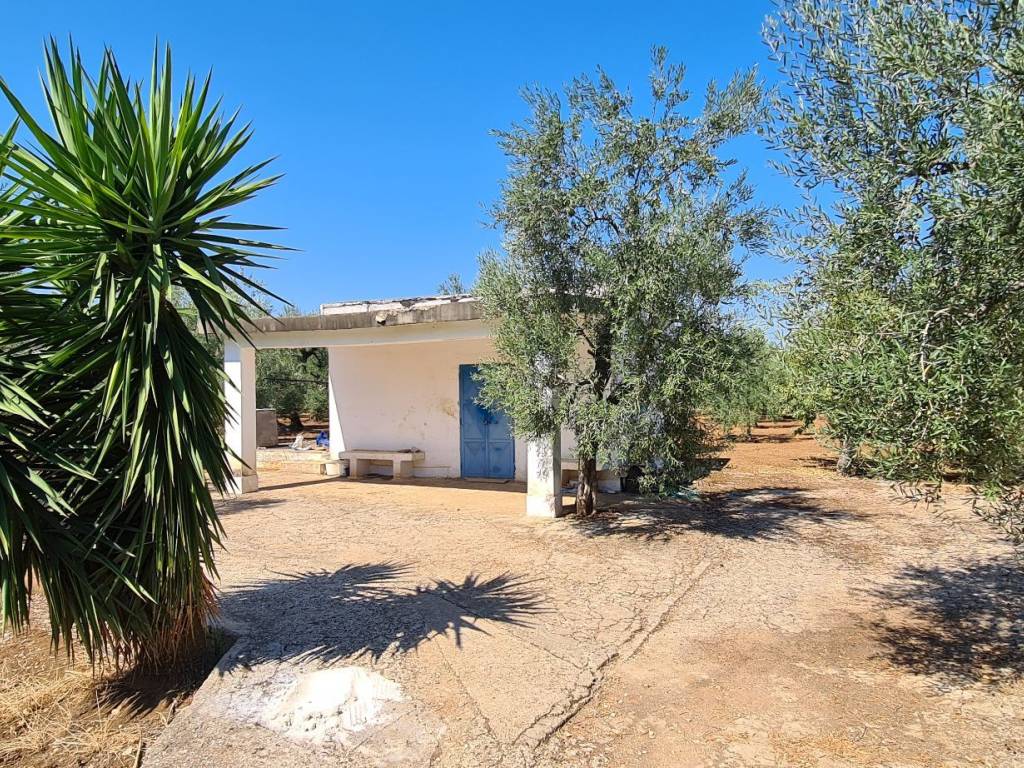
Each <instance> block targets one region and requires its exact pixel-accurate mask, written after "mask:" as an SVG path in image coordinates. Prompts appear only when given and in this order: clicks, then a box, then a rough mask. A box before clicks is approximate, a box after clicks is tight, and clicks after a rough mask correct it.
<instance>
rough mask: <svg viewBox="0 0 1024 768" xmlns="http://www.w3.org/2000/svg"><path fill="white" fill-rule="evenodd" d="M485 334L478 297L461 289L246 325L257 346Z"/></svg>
mask: <svg viewBox="0 0 1024 768" xmlns="http://www.w3.org/2000/svg"><path fill="white" fill-rule="evenodd" d="M489 336H490V332H489V330H488V329H487V327H486V325H485V323H484V322H483V309H482V307H481V305H480V301H479V300H478V299H477V298H475V297H473V296H466V295H459V296H450V297H447V296H446V297H437V296H431V297H425V298H417V299H389V300H385V301H367V302H345V303H344V304H325V305H323V306H322V307H321V313H320V314H318V315H295V316H283V317H261V318H257V319H255V320H253V321H252V324H251V328H250V330H249V337H250V339H251V340H252V342H253V344H254V345H255V346H256V347H257V348H258V349H274V348H283V347H292V348H294V347H329V346H350V345H364V344H407V343H415V342H423V341H446V340H458V339H469V338H487V337H489Z"/></svg>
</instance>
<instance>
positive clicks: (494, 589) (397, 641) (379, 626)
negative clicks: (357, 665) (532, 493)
mask: <svg viewBox="0 0 1024 768" xmlns="http://www.w3.org/2000/svg"><path fill="white" fill-rule="evenodd" d="M411 575H412V572H411V569H410V567H409V566H407V565H404V564H401V563H390V562H389V563H379V564H363V565H350V566H346V567H344V568H340V569H338V570H336V571H308V572H305V573H295V574H281V575H280V576H279V577H278V578H274V579H269V580H266V581H261V582H256V583H253V584H249V585H246V586H244V587H242V588H241V589H238V590H234V591H231V592H228V593H226V594H225V595H224V596H223V598H222V599H221V609H222V612H223V614H224V615H225V617H226V618H229V619H232V620H240V621H243V622H245V623H246V624H247V625H248V627H249V628H250V630H251V636H252V638H253V640H254V642H253V650H252V651H251V652H249V653H247V656H246V659H245V663H246V664H253V663H260V662H265V661H283V660H300V661H302V660H317V661H321V662H333V661H337V660H340V659H358V658H361V657H366V656H369V657H370V658H371V659H373V660H377V659H379V658H380V657H381V656H383V655H384V654H386V653H406V652H408V651H412V650H415V649H416V648H418V647H419V646H420V645H421V644H423V643H424V642H427V641H429V640H431V639H432V638H435V637H450V638H452V639H453V640H454V642H455V645H456V647H458V648H461V647H462V644H463V636H464V634H466V633H470V632H479V633H483V634H487V627H486V622H497V623H502V624H510V625H517V626H527V625H529V623H530V620H531V618H532V617H533V616H536V615H538V614H540V613H542V612H544V608H543V604H542V597H541V594H540V592H538V591H537V590H536V589H534V587H533V586H532V584H533V582H532V581H527V580H525V579H523V578H521V577H517V576H513V575H511V574H509V573H502V574H499V575H497V576H493V577H491V578H484V577H482V576H480V575H478V574H475V573H470V574H467V575H466V576H465V577H464V578H463V579H462V581H460V582H454V581H447V580H443V579H441V580H434V581H432V582H430V583H427V584H419V585H411V584H410V583H409V581H408V578H409V577H410V576H411ZM403 579H404V581H403Z"/></svg>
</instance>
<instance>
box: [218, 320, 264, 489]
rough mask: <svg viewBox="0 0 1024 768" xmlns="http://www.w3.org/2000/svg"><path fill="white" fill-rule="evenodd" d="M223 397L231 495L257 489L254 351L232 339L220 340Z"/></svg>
mask: <svg viewBox="0 0 1024 768" xmlns="http://www.w3.org/2000/svg"><path fill="white" fill-rule="evenodd" d="M224 372H225V373H227V378H228V380H227V381H225V382H224V397H225V399H226V400H227V406H228V412H227V418H226V420H225V422H224V441H225V443H226V444H227V448H228V461H229V462H230V464H231V468H232V472H233V473H234V475H233V478H232V483H233V486H234V488H233V493H235V494H236V495H237V494H240V493H252V492H253V491H256V490H258V489H259V478H258V477H257V475H256V349H255V347H252V346H249V345H248V344H243V343H239V342H237V341H234V340H232V339H225V340H224Z"/></svg>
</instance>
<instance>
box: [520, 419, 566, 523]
mask: <svg viewBox="0 0 1024 768" xmlns="http://www.w3.org/2000/svg"><path fill="white" fill-rule="evenodd" d="M526 514H527V515H529V516H530V517H561V516H562V436H561V434H559V433H558V432H556V433H555V434H554V435H547V436H545V437H540V438H531V439H528V440H527V441H526Z"/></svg>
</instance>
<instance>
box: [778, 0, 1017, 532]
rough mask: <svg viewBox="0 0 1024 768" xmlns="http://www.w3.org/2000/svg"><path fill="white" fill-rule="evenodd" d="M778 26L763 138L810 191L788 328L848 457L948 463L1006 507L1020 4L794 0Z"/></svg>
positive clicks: (925, 477) (809, 390)
mask: <svg viewBox="0 0 1024 768" xmlns="http://www.w3.org/2000/svg"><path fill="white" fill-rule="evenodd" d="M766 39H767V42H768V44H769V45H770V46H771V49H772V51H773V54H774V57H775V59H776V61H777V62H778V63H779V65H780V68H781V70H782V72H783V73H784V75H785V77H786V83H785V85H784V87H783V88H782V89H781V90H780V91H779V94H778V98H777V99H776V107H777V110H778V114H777V118H778V119H777V121H776V122H775V124H774V128H773V129H772V130H771V131H770V136H771V138H772V140H773V141H774V142H775V144H776V145H777V146H779V147H781V148H782V149H783V150H784V151H785V153H786V157H787V162H786V169H787V170H788V172H789V173H790V174H791V175H792V177H793V178H794V179H796V180H797V182H798V183H799V184H800V185H802V186H803V187H804V188H805V189H806V190H807V192H808V194H809V196H810V198H811V200H812V201H813V202H812V204H811V205H810V206H809V207H808V209H807V210H806V211H804V212H802V214H801V220H802V221H803V222H804V226H802V227H801V228H800V229H799V230H798V231H797V232H796V233H795V236H796V237H795V242H794V245H795V248H794V252H795V254H796V258H797V260H798V262H799V265H800V269H799V273H798V275H797V278H796V279H795V281H794V286H793V293H792V296H791V303H790V305H789V318H788V319H789V321H790V323H791V326H792V333H791V336H790V342H791V345H792V347H793V357H794V359H795V360H796V361H797V365H798V368H799V370H800V371H801V373H802V380H803V386H804V387H805V388H806V394H807V395H808V396H809V397H810V398H811V400H812V401H813V402H814V403H815V405H816V406H817V408H818V409H819V411H820V412H821V413H822V414H823V415H824V416H825V417H826V420H827V425H826V427H825V429H826V431H827V434H828V435H829V436H830V437H831V438H832V439H833V440H834V442H835V444H836V445H837V446H838V447H839V448H840V466H841V467H842V468H846V469H848V470H856V469H858V468H860V469H864V470H868V471H873V472H877V473H880V474H882V475H884V476H887V477H892V478H898V479H909V480H914V481H927V482H929V483H935V484H938V483H940V482H941V481H942V479H943V478H944V477H948V476H950V474H953V475H955V476H958V477H960V478H962V479H965V480H967V481H969V482H971V483H974V484H976V485H977V486H978V487H981V488H983V489H986V491H987V493H988V494H989V495H990V496H991V497H992V498H995V497H997V496H1001V497H1002V498H1003V499H1004V500H1005V501H1007V502H1010V503H1011V505H1012V500H1013V499H1014V498H1018V499H1019V488H1020V485H1021V482H1022V479H1024V344H1022V343H1021V339H1022V338H1024V335H1022V334H1024V228H1022V220H1024V11H1022V9H1021V5H1020V3H1018V2H1015V1H1011V0H972V1H970V2H968V1H966V0H913V1H910V0H894V1H893V2H884V3H880V2H874V0H785V2H783V3H782V4H781V7H780V9H779V12H778V14H777V15H776V16H775V17H774V18H771V19H769V21H768V23H767V26H766ZM1015 489H1018V490H1015ZM1004 521H1005V522H1007V523H1009V524H1011V525H1012V522H1011V521H1010V518H1008V517H1006V518H1004Z"/></svg>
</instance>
